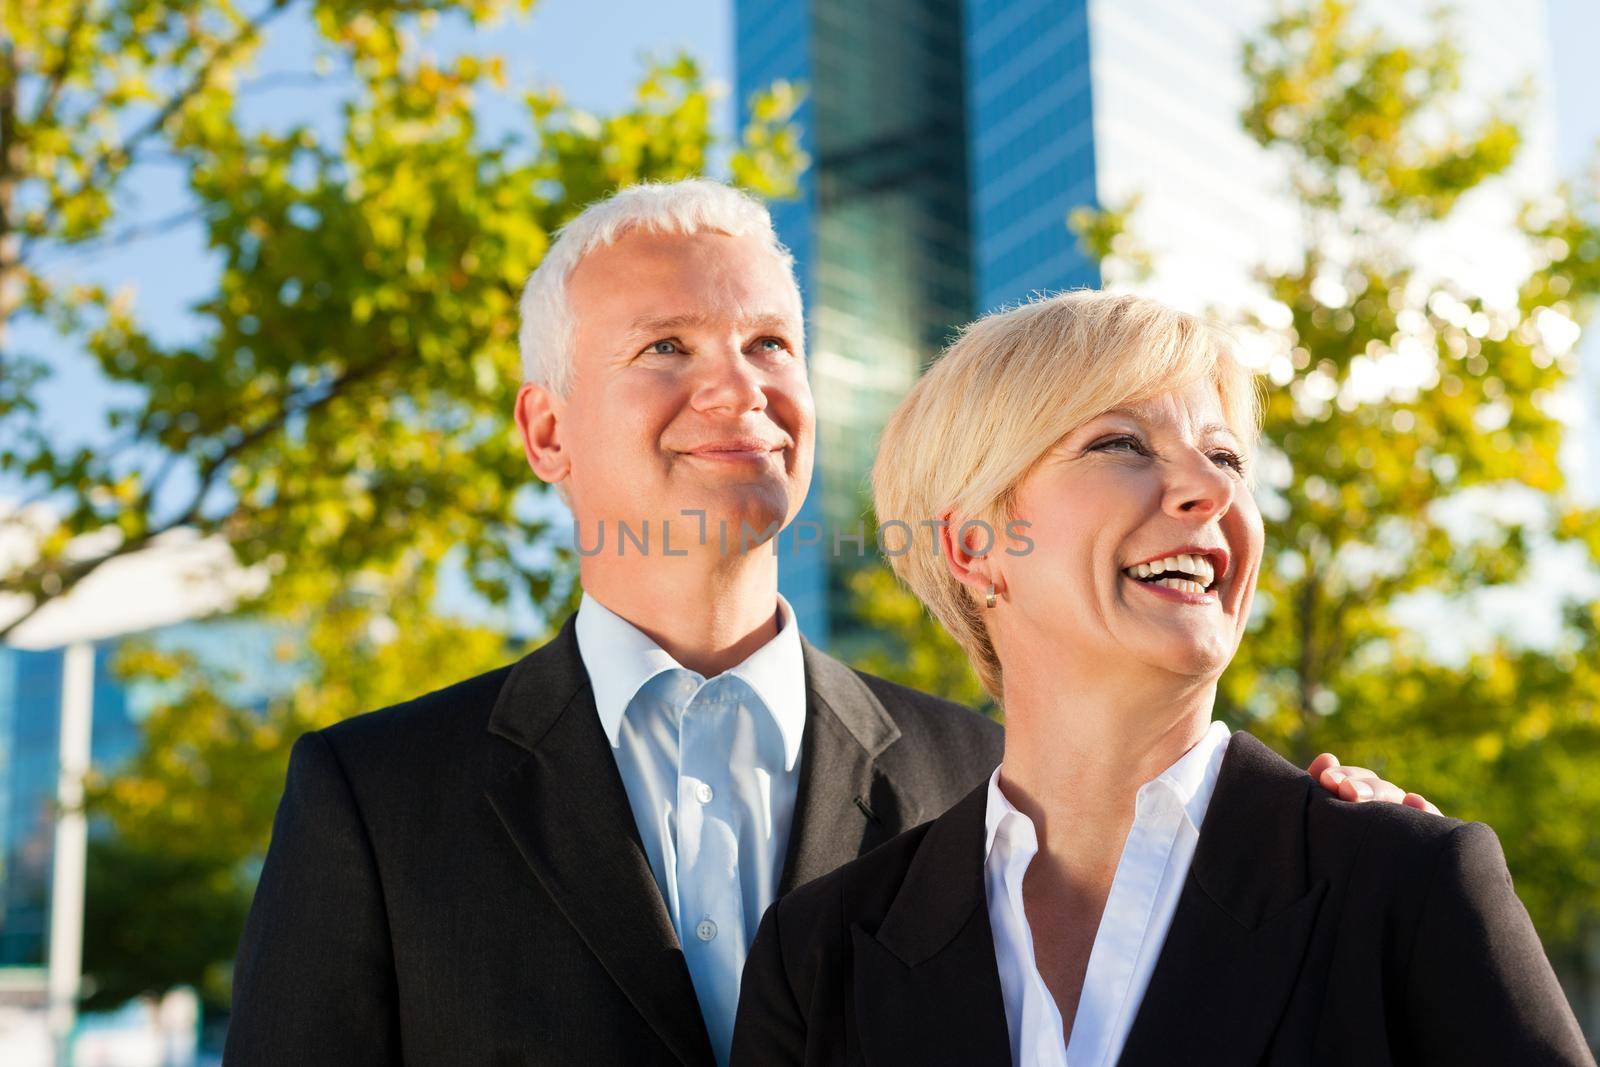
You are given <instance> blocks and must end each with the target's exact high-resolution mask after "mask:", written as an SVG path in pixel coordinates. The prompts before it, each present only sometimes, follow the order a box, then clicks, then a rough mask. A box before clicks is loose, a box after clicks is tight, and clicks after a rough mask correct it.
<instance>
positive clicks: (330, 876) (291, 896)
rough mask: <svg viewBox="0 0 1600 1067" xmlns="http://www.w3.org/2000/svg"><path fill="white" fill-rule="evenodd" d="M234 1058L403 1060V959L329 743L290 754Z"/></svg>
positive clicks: (232, 1027)
mask: <svg viewBox="0 0 1600 1067" xmlns="http://www.w3.org/2000/svg"><path fill="white" fill-rule="evenodd" d="M224 1060H225V1062H226V1063H227V1065H228V1067H248V1065H251V1064H264V1065H265V1064H271V1065H279V1067H281V1065H282V1064H295V1065H296V1067H311V1065H316V1064H328V1065H330V1067H331V1065H339V1067H351V1065H362V1064H393V1063H399V1062H401V1055H400V1041H399V1027H398V1014H397V1011H396V1003H395V972H394V959H393V954H392V950H391V947H390V943H389V933H388V919H387V916H386V914H385V911H384V902H383V895H382V890H381V888H380V886H379V883H378V871H377V865H376V862H375V860H374V858H373V851H372V844H371V842H370V840H369V839H368V837H367V832H366V829H365V827H364V825H363V823H362V820H361V816H360V813H359V812H358V811H357V808H356V803H355V798H354V796H353V795H352V794H351V791H350V786H349V783H348V781H347V780H346V778H345V775H344V771H343V769H342V768H341V766H340V764H339V760H338V757H337V756H336V755H335V753H334V751H333V749H332V747H331V746H330V745H329V743H328V741H327V739H326V738H325V737H323V736H322V735H321V734H320V733H308V734H306V735H304V736H303V737H301V738H300V739H299V740H298V741H296V742H295V745H294V749H293V751H292V752H291V753H290V756H289V774H288V782H287V784H286V785H285V787H284V793H283V800H282V801H280V802H279V804H278V813H277V817H276V819H275V820H274V822H273V828H272V843H271V846H270V847H269V848H268V850H267V859H266V864H265V866H264V867H263V869H262V872H261V880H260V882H259V883H258V884H257V886H256V895H255V900H254V902H253V903H252V904H251V907H250V917H249V919H248V920H247V921H246V922H245V928H244V936H243V938H242V939H241V941H240V944H239V955H238V959H237V961H236V962H235V964H234V973H233V1017H232V1020H231V1021H230V1023H229V1026H228V1041H227V1049H226V1052H225V1054H224Z"/></svg>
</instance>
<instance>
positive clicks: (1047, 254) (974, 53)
mask: <svg viewBox="0 0 1600 1067" xmlns="http://www.w3.org/2000/svg"><path fill="white" fill-rule="evenodd" d="M965 8H966V21H967V26H968V32H967V49H966V71H967V79H966V93H967V115H968V131H967V143H968V146H969V165H970V167H971V170H972V237H971V240H972V248H973V259H974V268H975V271H974V272H975V277H976V288H975V306H974V309H973V310H974V312H976V313H981V312H987V311H992V310H993V309H995V308H997V307H1000V306H1002V305H1005V304H1009V303H1014V302H1017V301H1020V300H1025V299H1027V297H1028V296H1029V294H1031V293H1034V292H1038V291H1043V290H1057V289H1071V288H1077V287H1079V286H1086V285H1087V286H1094V285H1098V284H1099V283H1100V274H1099V270H1098V269H1097V268H1096V266H1095V264H1094V262H1093V261H1092V260H1090V259H1089V258H1088V257H1087V256H1085V255H1084V254H1083V252H1082V250H1081V249H1079V247H1078V242H1077V238H1076V237H1074V236H1073V234H1072V232H1071V231H1070V230H1069V229H1068V228H1067V224H1066V223H1067V215H1068V214H1069V213H1070V212H1071V210H1072V209H1073V208H1075V207H1079V206H1081V205H1086V204H1093V203H1095V202H1096V197H1095V127H1094V107H1093V95H1094V93H1093V86H1092V78H1091V71H1090V63H1089V13H1088V4H1087V0H966V2H965Z"/></svg>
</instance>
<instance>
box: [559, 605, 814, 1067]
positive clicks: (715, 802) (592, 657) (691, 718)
mask: <svg viewBox="0 0 1600 1067" xmlns="http://www.w3.org/2000/svg"><path fill="white" fill-rule="evenodd" d="M778 622H779V626H780V629H779V631H778V633H777V636H775V637H774V638H773V639H772V640H771V641H769V642H767V643H766V644H765V645H763V646H762V647H761V648H759V649H757V650H756V651H755V652H752V653H751V654H750V656H749V658H748V659H746V660H745V661H744V662H743V663H740V664H739V665H738V666H737V667H732V668H730V669H729V670H726V671H724V672H723V673H721V674H719V675H717V676H716V677H715V678H710V679H707V678H705V677H703V676H702V675H700V674H697V673H696V672H694V671H691V670H689V669H687V668H685V667H683V666H682V665H680V664H679V663H678V662H677V661H676V660H674V659H673V658H672V657H671V656H669V655H668V654H667V653H666V652H664V651H662V649H661V648H660V646H658V645H657V644H656V643H655V642H654V641H652V640H651V639H650V638H649V637H647V636H645V635H644V634H643V633H642V632H640V630H639V629H638V628H637V627H635V626H634V625H633V624H631V623H629V622H628V621H627V620H626V619H624V618H622V617H621V616H619V615H617V614H616V613H615V612H613V611H611V610H609V609H608V608H607V607H606V606H605V605H604V604H601V603H600V602H599V601H598V600H596V599H594V598H593V597H591V596H589V595H588V594H587V593H585V594H584V596H583V602H582V604H581V605H580V606H579V608H578V619H577V624H576V627H577V638H578V653H579V655H580V656H581V657H582V658H583V666H584V669H585V670H586V671H588V674H589V682H590V685H591V686H592V687H593V689H594V704H595V710H596V711H597V712H598V713H599V715H600V725H601V726H602V727H603V728H604V730H605V733H606V738H607V739H608V740H609V741H610V742H611V749H612V752H613V754H614V755H615V756H616V759H617V770H618V771H620V772H621V773H622V784H623V786H624V787H625V788H626V790H627V793H628V803H629V804H630V805H631V806H632V808H633V818H634V822H635V823H636V824H637V825H638V827H639V837H640V839H641V840H642V842H643V843H644V851H645V854H646V855H647V856H648V857H649V859H650V870H651V872H652V873H654V875H655V879H656V885H657V886H658V887H659V888H660V890H661V899H662V900H663V901H665V902H666V905H667V914H668V915H669V916H671V918H672V926H673V929H675V930H676V931H677V933H678V941H679V943H680V944H681V945H682V946H683V954H684V957H685V958H686V959H687V960H688V963H689V977H690V978H691V979H692V980H693V981H694V989H695V994H696V996H697V997H698V998H699V1001H700V1010H701V1013H702V1015H703V1016H704V1017H705V1022H706V1029H707V1031H708V1032H709V1033H710V1036H711V1046H712V1048H713V1050H714V1051H715V1052H716V1055H717V1062H718V1063H726V1062H727V1060H728V1053H729V1050H730V1048H731V1046H732V1044H733V1019H734V1013H735V1010H736V1009H737V1008H738V1006H739V975H740V972H741V971H743V969H744V960H745V955H746V954H747V953H748V952H749V950H750V941H751V939H752V938H753V937H755V932H756V926H757V925H758V924H759V923H760V921H761V916H762V913H763V912H765V911H766V909H767V905H769V904H771V903H772V901H773V900H774V899H775V898H776V897H777V894H778V879H779V878H780V877H781V875H782V873H783V859H784V850H785V848H786V847H787V845H788V841H789V824H790V822H791V821H792V817H793V814H794V805H795V793H796V787H797V785H798V781H799V775H800V740H801V737H802V735H803V733H804V730H805V721H806V680H805V663H804V660H803V657H802V655H801V651H800V631H799V628H798V627H797V626H796V625H795V621H794V611H793V610H792V609H791V608H790V607H789V603H788V601H786V600H784V599H783V597H781V596H780V597H779V598H778Z"/></svg>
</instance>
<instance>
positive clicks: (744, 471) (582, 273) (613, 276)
mask: <svg viewBox="0 0 1600 1067" xmlns="http://www.w3.org/2000/svg"><path fill="white" fill-rule="evenodd" d="M567 299H568V301H569V303H570V306H571V309H572V313H573V315H574V317H575V319H576V321H577V336H576V338H575V346H574V352H573V371H574V378H573V385H572V388H571V391H570V393H569V394H568V396H567V397H566V398H564V400H560V401H556V402H554V410H555V412H556V417H555V426H556V429H555V436H556V438H557V439H558V441H559V446H560V448H559V451H560V453H561V455H562V456H564V460H563V465H562V466H561V467H560V469H559V470H557V475H558V476H559V475H560V474H563V473H564V475H565V481H566V484H567V487H568V493H569V495H570V499H571V502H572V508H573V512H574V515H575V516H576V517H577V519H578V521H579V523H580V535H581V536H582V537H583V538H584V543H586V544H587V543H590V542H592V539H593V538H594V537H595V536H596V534H595V532H594V531H596V530H597V529H598V526H597V523H598V521H600V520H605V521H606V523H607V528H608V533H607V535H606V536H607V537H608V538H611V537H613V534H612V533H611V532H609V531H611V530H614V529H615V523H616V522H617V521H618V520H621V521H626V522H628V523H629V524H630V525H631V526H633V527H635V528H637V526H638V525H639V524H640V523H641V522H645V521H648V522H649V525H650V528H651V537H652V539H653V540H652V543H651V546H650V552H651V553H653V554H656V555H661V554H662V545H661V543H660V541H659V538H660V536H661V534H660V531H661V527H662V524H663V523H664V522H669V521H670V522H671V523H672V545H671V551H672V553H673V554H677V553H679V552H681V551H684V550H688V551H691V552H696V551H705V550H706V547H707V546H709V549H710V550H712V551H717V550H719V549H718V546H719V543H720V541H719V532H718V531H719V528H720V529H726V530H727V537H726V543H727V544H728V545H730V546H733V545H737V544H738V543H739V540H738V539H739V536H740V531H741V528H742V527H741V524H743V526H744V527H748V529H750V530H764V529H767V528H768V527H769V526H770V525H771V524H773V523H777V524H779V525H780V526H781V525H782V524H784V523H787V522H788V521H789V520H790V519H792V518H793V517H794V515H795V514H796V513H797V512H798V511H799V510H800V505H801V502H802V501H803V500H804V498H805V493H806V489H807V487H808V486H809V484H810V480H811V464H812V450H813V445H814V437H815V425H814V414H813V409H812V400H811V387H810V385H809V383H808V382H807V379H806V368H805V357H804V353H803V351H802V347H801V322H800V308H799V301H798V299H797V297H796V294H795V289H794V285H793V283H792V281H791V280H790V277H789V275H788V272H787V270H786V268H785V267H784V264H783V263H782V262H780V261H779V260H778V258H777V257H776V256H775V255H773V253H772V251H771V250H770V249H769V248H768V247H766V246H765V245H764V243H763V242H762V241H760V240H759V239H757V238H754V237H731V236H728V235H726V234H718V233H698V234H693V235H687V236H686V235H683V234H657V233H651V232H648V231H635V232H633V233H629V234H626V235H624V236H623V237H621V238H620V239H618V240H617V241H616V242H615V243H613V244H611V245H609V246H606V247H603V248H600V249H597V250H595V251H593V252H591V253H589V254H588V255H586V256H585V257H584V258H583V259H582V260H581V261H580V262H579V264H578V266H577V267H576V268H575V269H574V270H573V272H572V274H571V276H570V277H569V279H568V282H567ZM535 469H539V468H538V465H537V463H536V467H535ZM544 474H545V472H544V471H541V475H544ZM558 480H559V478H558ZM685 511H704V512H705V519H704V526H703V527H702V522H701V520H700V519H699V518H696V517H686V516H684V515H683V512H685ZM719 524H721V525H720V526H719ZM702 530H704V533H705V542H704V543H703V544H702V542H701V541H700V537H701V534H702ZM754 540H755V538H754V536H753V535H752V537H751V541H752V542H753V541H754ZM605 551H606V554H608V555H609V554H611V553H613V552H615V548H614V547H613V545H612V544H611V543H610V542H609V541H608V542H607V544H606V549H605ZM629 551H632V546H631V545H630V546H629Z"/></svg>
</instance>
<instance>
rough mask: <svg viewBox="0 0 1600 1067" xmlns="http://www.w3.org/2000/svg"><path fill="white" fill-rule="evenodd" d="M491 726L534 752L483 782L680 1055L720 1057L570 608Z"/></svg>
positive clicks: (535, 863)
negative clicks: (613, 747) (613, 746)
mask: <svg viewBox="0 0 1600 1067" xmlns="http://www.w3.org/2000/svg"><path fill="white" fill-rule="evenodd" d="M489 732H490V733H493V734H496V735H498V736H500V737H503V738H505V739H506V740H508V741H510V742H512V743H513V744H515V745H517V746H518V747H519V748H521V749H523V750H524V752H525V753H526V754H525V755H524V756H522V758H520V759H519V760H517V761H516V762H515V763H514V765H513V766H512V767H511V769H510V770H509V771H507V772H506V773H505V774H504V775H502V776H501V777H500V778H499V779H498V780H496V781H495V782H493V783H491V784H490V785H489V787H488V788H487V789H486V790H485V791H484V792H485V795H486V796H487V797H488V799H489V803H490V804H491V805H492V806H493V808H494V810H495V813H496V814H497V815H498V816H499V817H500V821H501V822H502V823H503V824H504V825H505V829H506V833H507V834H509V835H510V837H511V840H512V841H513V842H514V843H515V845H516V847H517V851H518V852H520V853H521V854H522V858H523V859H524V860H525V861H526V862H527V864H528V866H529V867H531V868H532V869H533V873H534V874H535V876H537V877H538V879H539V882H540V884H541V885H543V886H544V888H545V890H546V891H547V892H548V893H549V894H550V896H551V897H552V898H553V899H554V900H555V902H556V905H557V906H558V907H559V908H560V909H561V911H562V912H563V913H564V914H565V915H566V917H567V920H568V921H569V922H571V923H572V925H573V927H574V928H576V929H577V931H578V934H579V935H580V936H581V937H582V938H583V940H584V941H585V943H586V944H588V946H589V949H590V951H592V952H593V953H594V954H595V956H596V957H597V958H598V959H599V960H600V963H601V965H602V966H603V967H605V969H606V971H607V973H609V974H610V975H611V977H612V979H613V980H614V981H615V982H616V983H617V985H618V986H619V987H621V989H622V991H623V993H624V994H626V995H627V997H628V999H629V1000H630V1001H632V1002H633V1005H634V1007H635V1008H637V1009H638V1011H639V1014H640V1015H642V1016H643V1017H644V1018H645V1019H646V1020H647V1021H648V1022H649V1023H650V1025H651V1026H652V1027H654V1028H655V1030H656V1031H657V1033H659V1034H660V1035H661V1039H662V1040H663V1041H664V1042H666V1044H667V1046H668V1047H669V1048H671V1049H672V1051H673V1052H674V1053H676V1054H677V1056H678V1058H679V1059H680V1060H682V1061H683V1062H684V1063H686V1064H694V1065H699V1064H711V1063H714V1062H715V1060H714V1058H713V1056H712V1051H711V1041H710V1038H709V1037H708V1036H707V1033H706V1028H705V1023H704V1022H703V1021H702V1018H701V1014H700V1004H699V1000H698V999H697V998H696V996H695V991H694V985H693V983H692V981H691V980H690V978H689V968H688V964H687V963H686V962H685V961H684V958H683V950H682V948H681V946H680V945H679V944H678V939H677V935H676V934H675V933H674V931H673V929H672V921H671V919H670V918H669V917H668V915H667V909H666V905H665V904H664V903H663V902H662V899H661V891H660V889H659V888H658V887H657V886H656V882H655V877H654V876H653V875H652V874H651V871H650V861H649V859H648V858H647V857H646V856H645V852H644V846H643V844H642V843H641V842H640V838H639V831H638V828H637V827H636V826H635V825H634V821H633V810H632V808H631V807H630V806H629V804H628V796H627V792H626V790H625V788H624V786H623V784H622V776H621V774H620V773H618V771H617V765H616V759H615V758H614V757H613V756H612V754H611V748H610V745H609V743H608V742H607V741H606V736H605V731H604V730H603V729H601V726H600V720H599V716H598V715H597V714H596V712H595V706H594V695H593V692H592V691H591V689H590V687H589V679H588V675H587V674H586V673H585V671H584V668H583V660H582V658H581V657H580V656H579V654H578V643H577V637H576V635H575V632H574V628H573V621H572V620H571V619H569V620H568V621H567V623H566V625H565V626H563V627H562V628H561V631H560V633H558V634H557V635H556V636H555V638H554V639H553V640H551V641H550V642H549V643H548V644H546V645H544V646H543V647H541V648H539V649H537V650H535V651H534V652H532V653H531V654H529V655H528V656H527V657H525V658H524V659H523V660H522V661H521V662H520V663H518V664H517V665H516V666H515V667H514V668H512V671H511V674H510V676H509V677H508V678H507V680H506V684H505V686H504V687H503V688H502V689H501V692H500V697H499V699H498V700H497V701H496V703H495V707H494V711H493V712H492V713H491V715H490V718H489ZM550 980H551V981H560V980H561V979H560V976H559V975H553V976H551V978H550Z"/></svg>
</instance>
